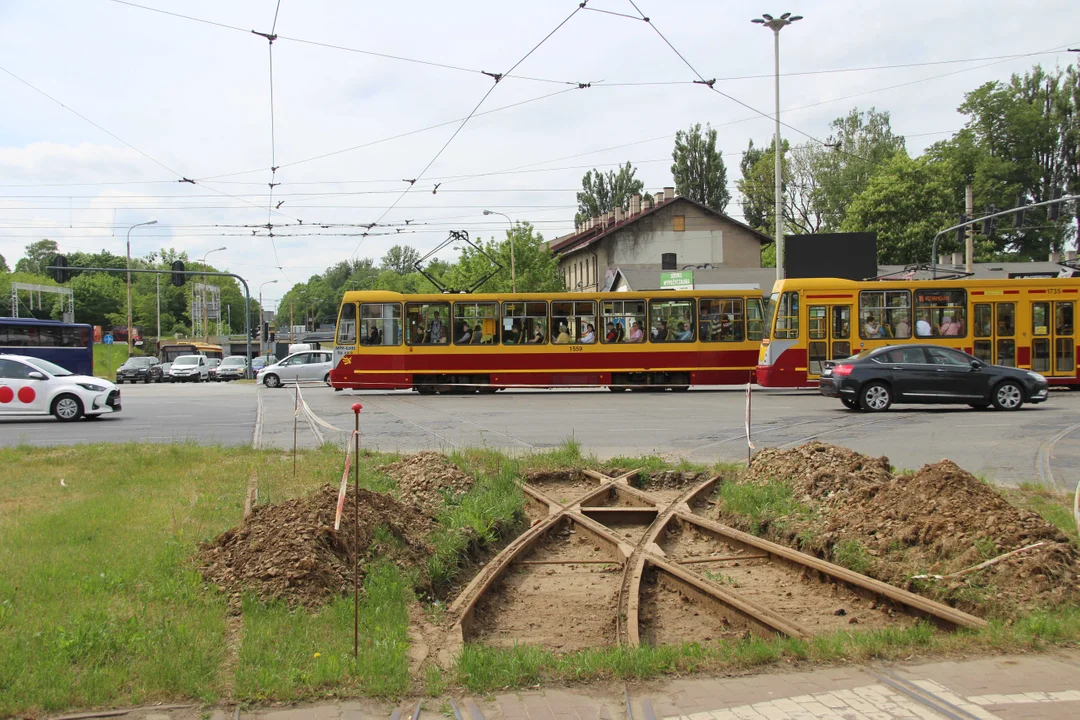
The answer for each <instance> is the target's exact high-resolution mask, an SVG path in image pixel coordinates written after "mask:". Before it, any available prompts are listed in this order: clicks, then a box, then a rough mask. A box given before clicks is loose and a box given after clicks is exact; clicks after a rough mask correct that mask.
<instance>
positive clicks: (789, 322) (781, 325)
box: [773, 292, 799, 339]
mask: <svg viewBox="0 0 1080 720" xmlns="http://www.w3.org/2000/svg"><path fill="white" fill-rule="evenodd" d="M774 297H775V295H774ZM775 302H776V322H775V323H774V329H773V337H775V338H791V339H794V338H797V337H799V293H797V292H786V293H784V294H783V295H781V296H780V297H779V298H778V299H776V301H775Z"/></svg>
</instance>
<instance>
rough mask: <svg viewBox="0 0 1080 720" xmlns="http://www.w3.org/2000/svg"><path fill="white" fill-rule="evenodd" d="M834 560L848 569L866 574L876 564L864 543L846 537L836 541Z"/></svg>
mask: <svg viewBox="0 0 1080 720" xmlns="http://www.w3.org/2000/svg"><path fill="white" fill-rule="evenodd" d="M832 559H833V562H834V563H836V564H837V565H840V566H842V567H846V568H847V569H848V570H854V571H855V572H857V573H862V574H863V575H865V574H866V573H867V571H868V570H870V568H871V567H873V565H874V559H873V558H872V557H871V556H870V553H868V552H867V551H866V548H865V547H863V544H862V543H861V542H859V541H858V540H855V539H853V538H846V539H844V540H841V541H840V542H838V543H836V545H834V546H833V550H832Z"/></svg>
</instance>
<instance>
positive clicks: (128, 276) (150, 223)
mask: <svg viewBox="0 0 1080 720" xmlns="http://www.w3.org/2000/svg"><path fill="white" fill-rule="evenodd" d="M143 225H157V220H149V221H147V222H141V223H138V224H137V225H132V226H131V227H129V228H128V231H127V320H128V321H127V346H128V357H131V231H132V230H134V229H135V228H137V227H142V226H143Z"/></svg>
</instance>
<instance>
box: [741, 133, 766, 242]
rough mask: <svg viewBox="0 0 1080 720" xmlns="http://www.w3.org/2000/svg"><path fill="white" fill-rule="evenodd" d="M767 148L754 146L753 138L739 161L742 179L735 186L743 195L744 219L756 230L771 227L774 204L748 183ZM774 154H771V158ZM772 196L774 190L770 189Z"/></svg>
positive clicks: (763, 230) (764, 229) (758, 189)
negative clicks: (770, 220)
mask: <svg viewBox="0 0 1080 720" xmlns="http://www.w3.org/2000/svg"><path fill="white" fill-rule="evenodd" d="M765 153H766V150H765V148H756V147H754V141H753V140H751V141H750V144H749V146H747V148H746V151H745V152H744V153H743V156H742V159H741V160H740V161H739V170H740V171H741V175H742V179H740V180H737V181H736V182H735V186H736V187H737V188H738V190H739V193H740V194H741V195H742V197H743V199H742V209H743V219H744V220H746V224H747V225H749V226H750V227H752V228H754V229H755V230H761V231H762V232H765V231H766V229H767V228H768V227H769V218H770V217H772V213H773V210H772V204H771V202H766V199H765V197H764V195H763V193H762V192H760V190H762V188H758V187H757V186H756V184H755V185H750V184H748V183H749V181H750V178H751V176H752V174H753V169H754V166H755V165H757V164H758V162H759V161H760V160H761V159H762V158H763V157H765ZM771 157H772V156H771V155H770V158H771ZM769 193H770V197H771V194H772V190H770V191H769Z"/></svg>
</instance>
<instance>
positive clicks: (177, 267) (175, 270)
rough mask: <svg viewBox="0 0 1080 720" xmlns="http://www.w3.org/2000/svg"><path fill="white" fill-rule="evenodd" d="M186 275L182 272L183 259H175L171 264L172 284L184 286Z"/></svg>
mask: <svg viewBox="0 0 1080 720" xmlns="http://www.w3.org/2000/svg"><path fill="white" fill-rule="evenodd" d="M185 282H187V275H185V274H184V261H183V260H176V261H174V262H173V264H172V284H173V285H175V286H176V287H184V283H185Z"/></svg>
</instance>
